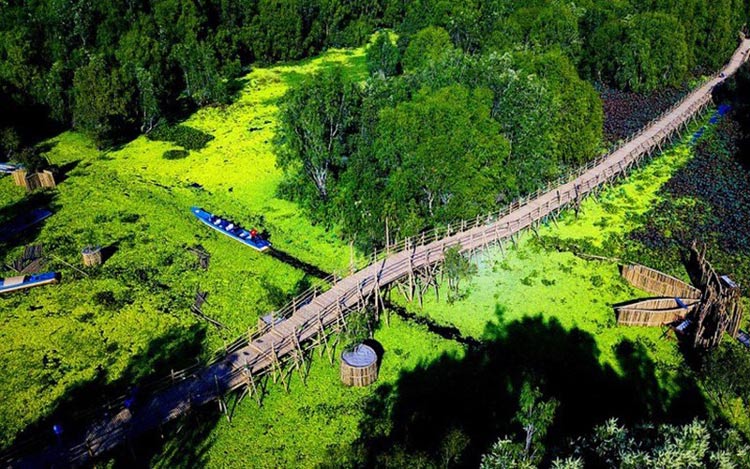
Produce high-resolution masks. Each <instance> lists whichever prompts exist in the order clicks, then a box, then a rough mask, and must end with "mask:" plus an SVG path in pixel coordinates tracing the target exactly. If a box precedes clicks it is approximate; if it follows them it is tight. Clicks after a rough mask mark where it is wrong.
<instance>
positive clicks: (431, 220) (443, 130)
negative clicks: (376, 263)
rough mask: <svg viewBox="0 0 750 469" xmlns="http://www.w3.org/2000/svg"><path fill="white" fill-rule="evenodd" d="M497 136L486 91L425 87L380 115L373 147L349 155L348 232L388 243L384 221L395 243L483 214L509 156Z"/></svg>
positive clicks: (345, 189) (344, 194)
mask: <svg viewBox="0 0 750 469" xmlns="http://www.w3.org/2000/svg"><path fill="white" fill-rule="evenodd" d="M425 122H430V125H424V123H425ZM499 130H500V129H499V126H498V124H497V123H496V122H495V121H494V120H493V119H492V117H491V116H490V93H489V91H488V90H486V89H477V90H474V91H469V90H468V89H466V88H464V87H461V86H451V87H447V88H443V89H439V90H435V91H430V90H427V89H425V90H423V91H422V92H420V93H418V94H417V95H415V96H414V97H413V98H412V99H411V100H410V101H407V102H403V103H400V104H397V105H396V106H395V107H386V108H384V109H382V110H381V111H380V113H379V116H378V119H377V124H375V128H374V130H373V140H372V148H371V149H369V148H367V147H364V146H363V147H361V148H360V151H358V152H357V153H355V154H354V155H352V160H351V161H350V162H349V164H348V168H347V171H346V173H345V175H344V176H343V178H342V179H343V183H342V189H341V198H340V204H341V205H342V207H341V210H340V212H341V215H342V218H343V221H344V226H345V230H347V232H348V233H351V234H352V237H354V236H353V235H354V234H356V235H357V236H358V237H359V238H358V241H360V242H361V241H364V242H372V241H373V240H381V239H383V234H384V231H385V230H384V227H385V225H386V223H387V224H388V225H389V227H390V231H391V239H396V238H397V237H401V236H409V235H412V234H414V233H417V232H418V231H419V230H421V229H422V228H423V227H425V226H434V225H435V224H438V223H442V222H448V221H451V220H455V219H456V218H457V217H464V216H466V217H471V216H475V215H476V214H477V213H482V212H484V211H485V210H487V208H488V207H491V206H492V205H493V204H494V202H495V194H496V191H497V189H496V188H497V187H498V181H500V180H501V178H502V174H503V172H504V171H505V168H504V166H503V164H504V162H505V161H506V160H507V156H508V152H509V145H508V143H507V141H506V140H505V138H504V137H503V136H502V135H500V132H499ZM459 155H460V157H459ZM383 201H384V202H385V203H383ZM363 237H364V238H365V239H362V238H363Z"/></svg>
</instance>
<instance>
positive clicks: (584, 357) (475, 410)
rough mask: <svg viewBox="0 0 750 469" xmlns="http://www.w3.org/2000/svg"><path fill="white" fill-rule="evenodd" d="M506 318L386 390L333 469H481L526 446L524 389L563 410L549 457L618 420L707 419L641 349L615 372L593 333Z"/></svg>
mask: <svg viewBox="0 0 750 469" xmlns="http://www.w3.org/2000/svg"><path fill="white" fill-rule="evenodd" d="M498 316H499V319H500V320H499V321H498V322H497V324H502V326H492V327H488V328H487V330H486V337H485V341H484V343H483V345H482V346H480V347H472V348H469V349H468V350H467V351H466V353H465V354H463V356H460V357H455V356H451V355H443V356H441V357H440V358H439V359H437V360H435V361H434V362H432V363H428V364H424V365H421V366H419V367H417V368H416V369H414V370H412V371H408V372H404V373H402V374H401V376H400V377H399V379H398V381H397V382H396V383H395V385H390V384H386V385H381V386H380V387H379V388H378V389H377V390H376V392H375V393H374V396H373V397H372V398H370V399H369V401H368V402H367V408H366V415H367V416H368V417H367V418H366V419H365V420H364V421H363V422H362V423H361V425H360V432H361V434H360V438H359V439H358V441H357V442H356V444H355V445H354V447H353V448H352V449H351V450H349V452H348V453H347V454H345V455H344V456H341V451H342V450H345V448H335V449H334V448H332V451H331V452H330V453H329V454H330V455H331V459H330V465H331V466H337V465H351V464H352V462H355V464H356V465H357V466H359V467H398V466H403V465H408V466H410V467H477V466H478V464H479V461H480V458H481V455H482V454H483V453H485V452H486V451H487V450H488V449H489V448H490V446H491V445H492V444H493V443H494V442H495V441H496V440H497V439H498V438H499V437H502V436H506V435H508V436H510V437H511V438H514V439H520V430H521V429H520V425H519V424H518V423H516V422H514V421H513V418H514V414H515V413H516V411H517V409H518V395H519V393H520V390H521V388H522V386H523V384H524V382H526V381H530V382H531V383H533V384H535V385H538V386H539V387H540V389H541V390H542V392H543V393H544V395H545V396H546V397H548V398H554V399H556V400H557V401H559V407H558V408H557V412H556V414H555V420H554V423H553V425H552V427H551V428H550V430H549V435H548V438H547V442H548V446H549V447H550V449H551V450H550V451H549V453H553V452H554V448H555V447H556V446H558V447H559V446H560V445H562V444H564V443H565V442H566V441H567V440H568V439H569V438H571V437H575V436H577V435H580V434H585V433H588V432H589V431H590V430H591V428H592V427H593V426H594V425H596V424H599V423H602V422H603V421H604V420H606V419H607V418H610V417H618V418H620V421H621V422H623V423H637V422H643V421H648V422H664V421H669V422H684V421H689V420H691V419H692V418H693V417H694V416H696V415H703V414H704V413H705V407H704V404H703V401H702V399H701V397H700V393H699V392H698V390H697V388H696V386H695V384H694V383H693V382H692V381H691V380H689V379H687V378H683V377H679V378H676V379H675V380H674V382H672V383H670V386H669V387H670V389H671V391H667V390H665V389H664V388H662V386H661V385H660V382H659V380H658V378H657V373H656V365H655V363H654V362H653V361H652V360H651V359H650V358H649V357H648V355H647V353H646V351H645V350H644V348H643V347H642V346H641V345H639V344H636V343H633V342H630V341H627V340H624V341H622V342H620V343H619V344H618V346H617V347H616V350H615V355H616V359H617V361H618V364H619V368H620V370H621V371H620V372H617V371H615V370H614V369H613V368H612V367H611V366H609V365H602V364H601V363H600V351H599V349H598V347H597V344H596V341H595V339H594V337H593V336H592V335H590V334H589V333H587V332H585V331H582V330H580V329H576V328H574V329H571V330H566V329H565V328H563V327H562V325H561V324H560V323H559V322H558V321H557V320H556V319H554V318H553V319H549V320H545V319H543V318H542V317H541V316H536V317H527V318H524V319H522V320H519V321H514V322H511V323H507V324H503V321H502V317H501V316H502V311H501V310H499V309H498ZM456 435H458V436H456ZM345 452H346V451H345ZM335 453H338V454H335ZM549 453H548V454H549ZM339 461H343V462H339Z"/></svg>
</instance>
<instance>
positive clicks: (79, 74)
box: [73, 55, 128, 145]
mask: <svg viewBox="0 0 750 469" xmlns="http://www.w3.org/2000/svg"><path fill="white" fill-rule="evenodd" d="M127 99H128V98H127V97H126V95H125V90H124V88H123V86H122V82H121V79H120V76H119V74H118V72H117V71H116V70H114V71H109V70H108V67H107V65H106V63H105V60H104V58H102V57H101V56H96V55H95V56H92V57H91V58H90V60H89V63H88V64H87V65H85V66H83V67H81V68H79V69H78V70H77V71H76V74H75V77H74V79H73V125H74V127H75V128H77V129H79V130H81V131H82V132H84V133H86V134H87V135H89V136H90V137H92V138H93V139H94V140H95V141H96V142H97V143H99V144H100V145H104V144H107V143H109V142H110V141H111V139H113V138H115V137H116V135H115V132H116V130H117V120H118V119H119V118H121V117H122V116H123V114H124V111H125V105H126V102H127Z"/></svg>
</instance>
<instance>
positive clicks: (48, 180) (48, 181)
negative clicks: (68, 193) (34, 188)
mask: <svg viewBox="0 0 750 469" xmlns="http://www.w3.org/2000/svg"><path fill="white" fill-rule="evenodd" d="M36 174H37V177H38V178H39V184H40V186H41V187H43V188H45V189H54V188H55V187H56V186H57V184H56V183H55V176H54V174H52V172H51V171H46V170H45V171H40V172H38V173H36Z"/></svg>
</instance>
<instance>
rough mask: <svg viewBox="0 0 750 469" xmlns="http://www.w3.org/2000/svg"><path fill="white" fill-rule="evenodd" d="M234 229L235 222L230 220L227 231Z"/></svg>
mask: <svg viewBox="0 0 750 469" xmlns="http://www.w3.org/2000/svg"><path fill="white" fill-rule="evenodd" d="M233 229H234V223H232V222H229V224H228V225H227V231H232V230H233Z"/></svg>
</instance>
